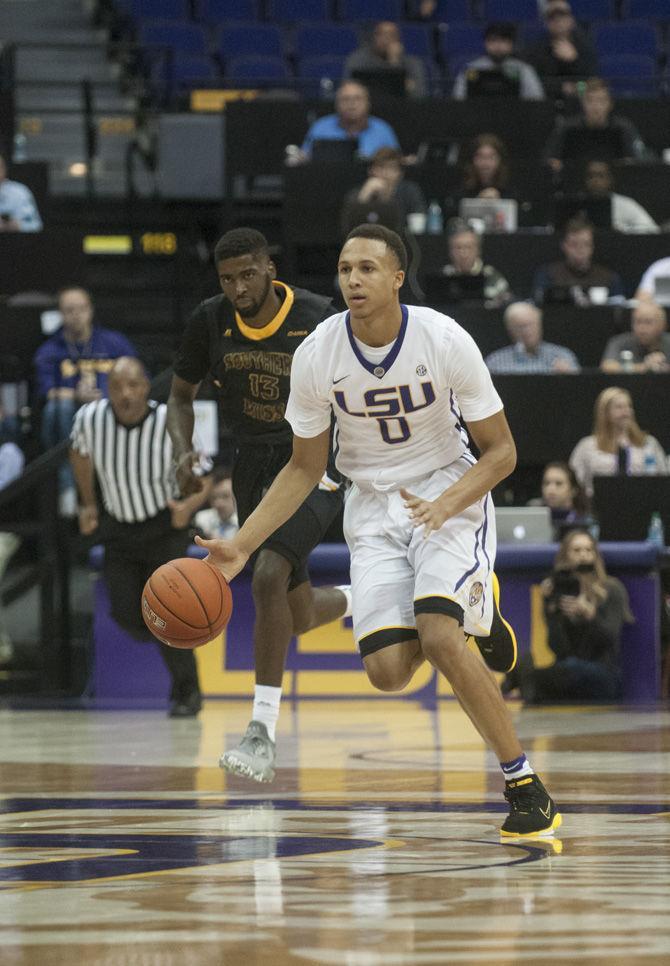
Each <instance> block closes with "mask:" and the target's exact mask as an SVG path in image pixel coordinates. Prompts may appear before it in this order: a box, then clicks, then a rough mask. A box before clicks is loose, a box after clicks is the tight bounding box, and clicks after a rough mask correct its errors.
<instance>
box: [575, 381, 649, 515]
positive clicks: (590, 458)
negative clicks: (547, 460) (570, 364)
mask: <svg viewBox="0 0 670 966" xmlns="http://www.w3.org/2000/svg"><path fill="white" fill-rule="evenodd" d="M593 416H594V418H593V433H592V435H591V436H585V437H584V438H583V439H581V440H580V441H579V442H578V443H577V445H576V446H575V448H574V450H573V451H572V455H571V457H570V465H571V466H572V468H573V470H574V471H575V474H576V475H577V479H578V480H579V482H580V483H581V484H582V486H583V487H584V489H585V490H586V493H587V495H588V496H589V497H591V496H593V477H594V476H615V475H616V474H617V473H624V474H626V475H628V476H643V475H654V476H657V475H661V476H664V475H666V474H667V473H668V459H667V457H666V455H665V452H664V451H663V447H662V446H661V444H660V443H659V441H658V440H657V439H656V438H655V437H654V436H652V435H651V434H650V433H645V432H644V431H643V430H641V429H640V427H639V426H638V424H637V420H636V419H635V411H634V409H633V401H632V399H631V397H630V393H629V392H628V391H627V390H626V389H621V388H620V387H618V386H609V387H608V388H607V389H603V391H602V392H601V393H600V394H599V395H598V398H597V399H596V403H595V407H594V412H593Z"/></svg>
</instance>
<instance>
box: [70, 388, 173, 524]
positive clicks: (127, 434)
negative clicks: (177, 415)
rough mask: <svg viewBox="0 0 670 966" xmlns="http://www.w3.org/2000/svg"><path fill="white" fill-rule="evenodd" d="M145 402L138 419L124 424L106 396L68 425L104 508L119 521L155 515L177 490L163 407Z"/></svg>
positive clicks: (72, 439) (77, 450) (88, 406)
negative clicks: (90, 464)
mask: <svg viewBox="0 0 670 966" xmlns="http://www.w3.org/2000/svg"><path fill="white" fill-rule="evenodd" d="M148 406H149V411H148V412H147V415H146V416H145V417H144V419H143V420H142V421H141V422H140V423H137V424H136V425H134V426H124V425H123V423H120V422H119V421H118V420H117V418H116V416H115V415H114V410H113V409H112V404H111V403H110V401H109V399H97V400H95V401H94V402H90V403H87V404H86V405H85V406H82V407H81V409H80V410H79V411H78V412H77V414H76V416H75V420H74V425H73V427H72V433H71V436H70V445H71V446H72V449H73V450H75V452H77V453H79V454H80V455H81V456H88V457H89V458H90V459H91V460H92V462H93V466H94V469H95V473H96V476H97V477H98V481H99V483H100V489H101V491H102V500H103V503H104V505H105V509H106V510H107V512H108V513H109V514H110V516H112V517H114V519H116V520H120V521H121V522H122V523H140V522H142V521H143V520H148V519H150V518H151V517H155V516H156V514H157V513H159V512H160V511H161V510H163V509H164V508H165V507H166V505H167V501H168V500H170V499H172V498H173V497H174V496H175V495H176V485H175V479H174V472H173V468H172V442H171V440H170V437H169V435H168V432H167V406H166V405H164V404H163V403H160V404H159V403H157V402H154V401H153V400H152V399H150V400H149V402H148Z"/></svg>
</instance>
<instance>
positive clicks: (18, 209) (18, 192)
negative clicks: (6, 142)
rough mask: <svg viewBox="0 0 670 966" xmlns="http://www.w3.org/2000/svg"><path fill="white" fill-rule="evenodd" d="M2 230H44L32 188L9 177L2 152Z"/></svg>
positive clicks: (0, 201)
mask: <svg viewBox="0 0 670 966" xmlns="http://www.w3.org/2000/svg"><path fill="white" fill-rule="evenodd" d="M0 231H42V219H41V218H40V215H39V212H38V210H37V204H36V203H35V199H34V197H33V193H32V191H31V190H30V188H27V187H26V186H25V185H24V184H21V183H20V182H19V181H10V180H9V178H8V177H7V162H6V161H5V159H4V157H3V156H2V155H1V154H0Z"/></svg>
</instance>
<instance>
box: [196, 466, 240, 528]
mask: <svg viewBox="0 0 670 966" xmlns="http://www.w3.org/2000/svg"><path fill="white" fill-rule="evenodd" d="M211 480H212V483H211V489H210V491H209V503H210V505H209V507H207V509H205V510H198V512H197V513H196V515H195V519H194V523H195V525H196V527H197V529H198V530H200V532H201V533H202V534H203V535H204V536H205V538H206V539H207V540H218V539H221V540H231V539H232V537H234V536H235V534H236V533H237V531H238V529H239V524H238V522H237V511H236V509H235V497H234V496H233V481H232V479H231V476H230V470H229V469H228V468H227V467H225V466H219V467H217V468H216V469H215V470H214V472H213V473H212V476H211Z"/></svg>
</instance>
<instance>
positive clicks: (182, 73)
mask: <svg viewBox="0 0 670 966" xmlns="http://www.w3.org/2000/svg"><path fill="white" fill-rule="evenodd" d="M218 76H219V72H218V70H216V68H215V67H214V64H213V63H212V61H211V60H210V59H209V57H192V56H189V55H188V54H176V55H175V57H174V58H173V60H172V63H171V64H169V65H168V70H167V74H166V79H167V80H168V82H169V83H170V84H171V85H172V86H174V87H177V88H190V87H197V86H198V85H199V84H204V85H205V86H207V85H208V84H210V83H211V82H212V81H214V80H216V78H217V77H218Z"/></svg>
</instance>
